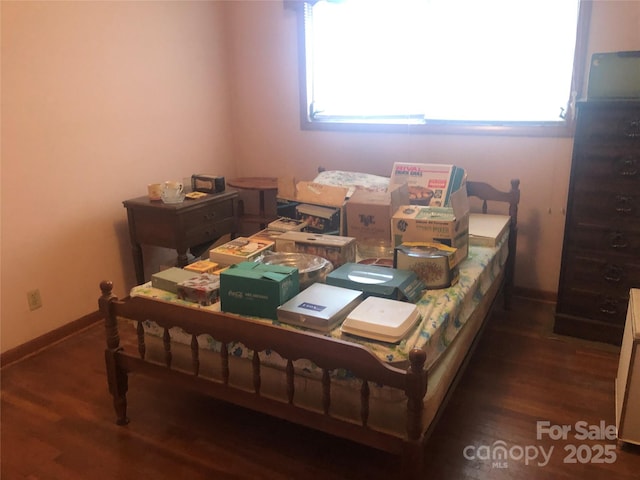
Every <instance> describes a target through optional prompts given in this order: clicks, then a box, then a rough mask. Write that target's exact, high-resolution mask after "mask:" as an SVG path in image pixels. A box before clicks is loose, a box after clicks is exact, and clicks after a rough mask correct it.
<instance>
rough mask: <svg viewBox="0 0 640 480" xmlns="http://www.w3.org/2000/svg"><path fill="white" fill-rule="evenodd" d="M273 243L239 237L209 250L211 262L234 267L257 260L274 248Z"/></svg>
mask: <svg viewBox="0 0 640 480" xmlns="http://www.w3.org/2000/svg"><path fill="white" fill-rule="evenodd" d="M273 245H274V244H273V242H270V241H267V240H258V239H256V238H247V237H238V238H235V239H233V240H231V241H230V242H227V243H223V244H222V245H219V246H217V247H215V248H212V249H211V250H209V260H211V261H212V262H215V263H220V264H222V265H234V264H236V263H240V262H246V261H248V260H253V259H255V258H257V257H258V256H259V255H260V254H261V253H263V252H264V251H265V250H270V249H271V248H273Z"/></svg>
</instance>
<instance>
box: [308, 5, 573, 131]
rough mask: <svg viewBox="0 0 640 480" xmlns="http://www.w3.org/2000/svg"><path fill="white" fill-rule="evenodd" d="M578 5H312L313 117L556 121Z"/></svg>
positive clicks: (563, 104)
mask: <svg viewBox="0 0 640 480" xmlns="http://www.w3.org/2000/svg"><path fill="white" fill-rule="evenodd" d="M578 3H579V2H578V1H577V0H535V1H532V0H482V1H479V0H342V1H335V0H334V1H328V0H320V1H318V2H317V3H316V4H315V5H314V6H313V7H312V12H311V17H310V18H311V20H310V21H308V22H307V27H306V56H307V81H308V89H307V99H308V100H309V102H310V103H311V111H312V117H313V118H316V119H320V118H339V117H351V118H381V117H387V118H393V117H395V118H403V117H404V118H413V119H419V121H425V120H426V121H430V120H436V121H439V120H442V121H471V122H474V121H485V122H561V121H562V118H561V114H562V112H563V111H564V110H565V109H566V108H567V104H568V102H569V100H570V99H571V95H572V92H571V91H570V90H571V76H572V71H573V59H574V53H575V46H576V28H577V22H578V7H579V5H578Z"/></svg>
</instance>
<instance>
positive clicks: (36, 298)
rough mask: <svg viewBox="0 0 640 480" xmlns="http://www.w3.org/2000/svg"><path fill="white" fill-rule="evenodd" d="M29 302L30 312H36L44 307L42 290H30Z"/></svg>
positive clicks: (28, 293) (28, 294)
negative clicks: (41, 295)
mask: <svg viewBox="0 0 640 480" xmlns="http://www.w3.org/2000/svg"><path fill="white" fill-rule="evenodd" d="M27 302H28V303H29V310H36V309H38V308H40V307H42V297H40V290H38V289H37V288H36V289H35V290H30V291H28V292H27Z"/></svg>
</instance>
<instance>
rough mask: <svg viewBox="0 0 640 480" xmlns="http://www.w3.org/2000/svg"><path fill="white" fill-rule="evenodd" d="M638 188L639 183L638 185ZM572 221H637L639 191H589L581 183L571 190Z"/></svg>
mask: <svg viewBox="0 0 640 480" xmlns="http://www.w3.org/2000/svg"><path fill="white" fill-rule="evenodd" d="M638 188H639V189H640V185H639V186H638ZM571 211H572V214H573V221H574V222H575V223H577V224H580V223H589V221H590V220H600V221H599V222H597V223H601V224H604V225H616V224H619V223H620V222H626V221H633V222H638V219H639V218H640V191H638V190H636V192H634V193H627V192H625V193H620V192H611V191H600V192H596V191H589V190H588V189H587V188H585V187H584V186H583V185H580V186H576V188H575V189H574V192H573V204H572V209H571Z"/></svg>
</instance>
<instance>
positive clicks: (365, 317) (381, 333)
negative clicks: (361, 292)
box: [341, 297, 420, 343]
mask: <svg viewBox="0 0 640 480" xmlns="http://www.w3.org/2000/svg"><path fill="white" fill-rule="evenodd" d="M419 318H420V314H419V312H418V308H417V307H416V306H415V305H414V304H413V303H408V302H401V301H399V300H391V299H388V298H381V297H367V298H366V299H365V300H364V301H363V302H362V303H361V304H360V305H358V306H357V307H356V308H354V309H353V310H352V311H351V313H349V314H348V315H347V318H346V319H345V321H344V323H343V324H342V327H341V331H342V332H343V333H349V334H351V335H357V336H360V337H366V338H372V339H374V340H380V341H383V342H392V343H395V342H399V341H400V340H402V339H403V338H404V337H405V336H406V335H407V333H409V331H410V330H411V328H412V327H413V326H414V325H415V324H416V323H417V321H418V319H419Z"/></svg>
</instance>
